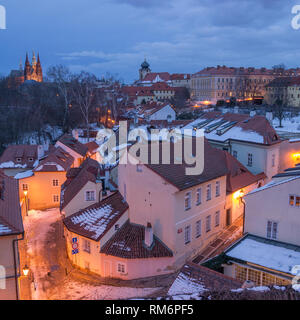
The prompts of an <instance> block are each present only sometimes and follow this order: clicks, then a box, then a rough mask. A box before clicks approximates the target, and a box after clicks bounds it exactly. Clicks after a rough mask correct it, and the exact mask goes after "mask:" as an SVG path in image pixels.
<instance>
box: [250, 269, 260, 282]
mask: <svg viewBox="0 0 300 320" xmlns="http://www.w3.org/2000/svg"><path fill="white" fill-rule="evenodd" d="M260 277H261V272H259V271H256V270H253V269H248V279H247V280H250V281H252V282H254V283H255V285H257V286H260V282H261V279H260Z"/></svg>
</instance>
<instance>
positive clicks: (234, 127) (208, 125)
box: [184, 111, 280, 145]
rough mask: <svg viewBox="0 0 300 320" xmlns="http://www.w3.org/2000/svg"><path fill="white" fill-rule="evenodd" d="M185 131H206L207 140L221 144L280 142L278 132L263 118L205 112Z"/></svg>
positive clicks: (268, 143)
mask: <svg viewBox="0 0 300 320" xmlns="http://www.w3.org/2000/svg"><path fill="white" fill-rule="evenodd" d="M184 129H204V131H205V137H206V138H207V139H209V140H213V141H219V142H225V141H227V140H237V141H244V142H250V143H257V144H267V145H270V144H274V143H277V142H280V139H279V137H278V136H277V134H276V131H275V130H274V129H273V128H272V126H271V125H270V123H269V122H268V120H267V119H266V118H265V117H263V116H253V117H250V116H249V115H242V114H234V113H225V114H222V113H220V112H215V111H213V112H205V113H203V114H202V115H201V116H200V117H199V118H198V119H196V120H195V121H193V122H191V123H189V124H188V125H187V126H186V127H185V128H184Z"/></svg>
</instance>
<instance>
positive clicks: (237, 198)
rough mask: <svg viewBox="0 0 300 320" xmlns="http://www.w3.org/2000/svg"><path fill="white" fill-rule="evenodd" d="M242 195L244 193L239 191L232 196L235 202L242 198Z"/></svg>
mask: <svg viewBox="0 0 300 320" xmlns="http://www.w3.org/2000/svg"><path fill="white" fill-rule="evenodd" d="M244 195H245V193H244V191H243V190H239V191H237V192H235V193H234V194H233V198H234V199H236V200H239V199H241V198H243V196H244Z"/></svg>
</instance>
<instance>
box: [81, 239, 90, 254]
mask: <svg viewBox="0 0 300 320" xmlns="http://www.w3.org/2000/svg"><path fill="white" fill-rule="evenodd" d="M82 245H83V251H85V252H87V253H91V243H90V241H89V240H86V239H83V242H82Z"/></svg>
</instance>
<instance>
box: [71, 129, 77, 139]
mask: <svg viewBox="0 0 300 320" xmlns="http://www.w3.org/2000/svg"><path fill="white" fill-rule="evenodd" d="M72 136H73V138H74V139H76V140H78V139H79V133H78V130H77V129H74V130H72Z"/></svg>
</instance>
